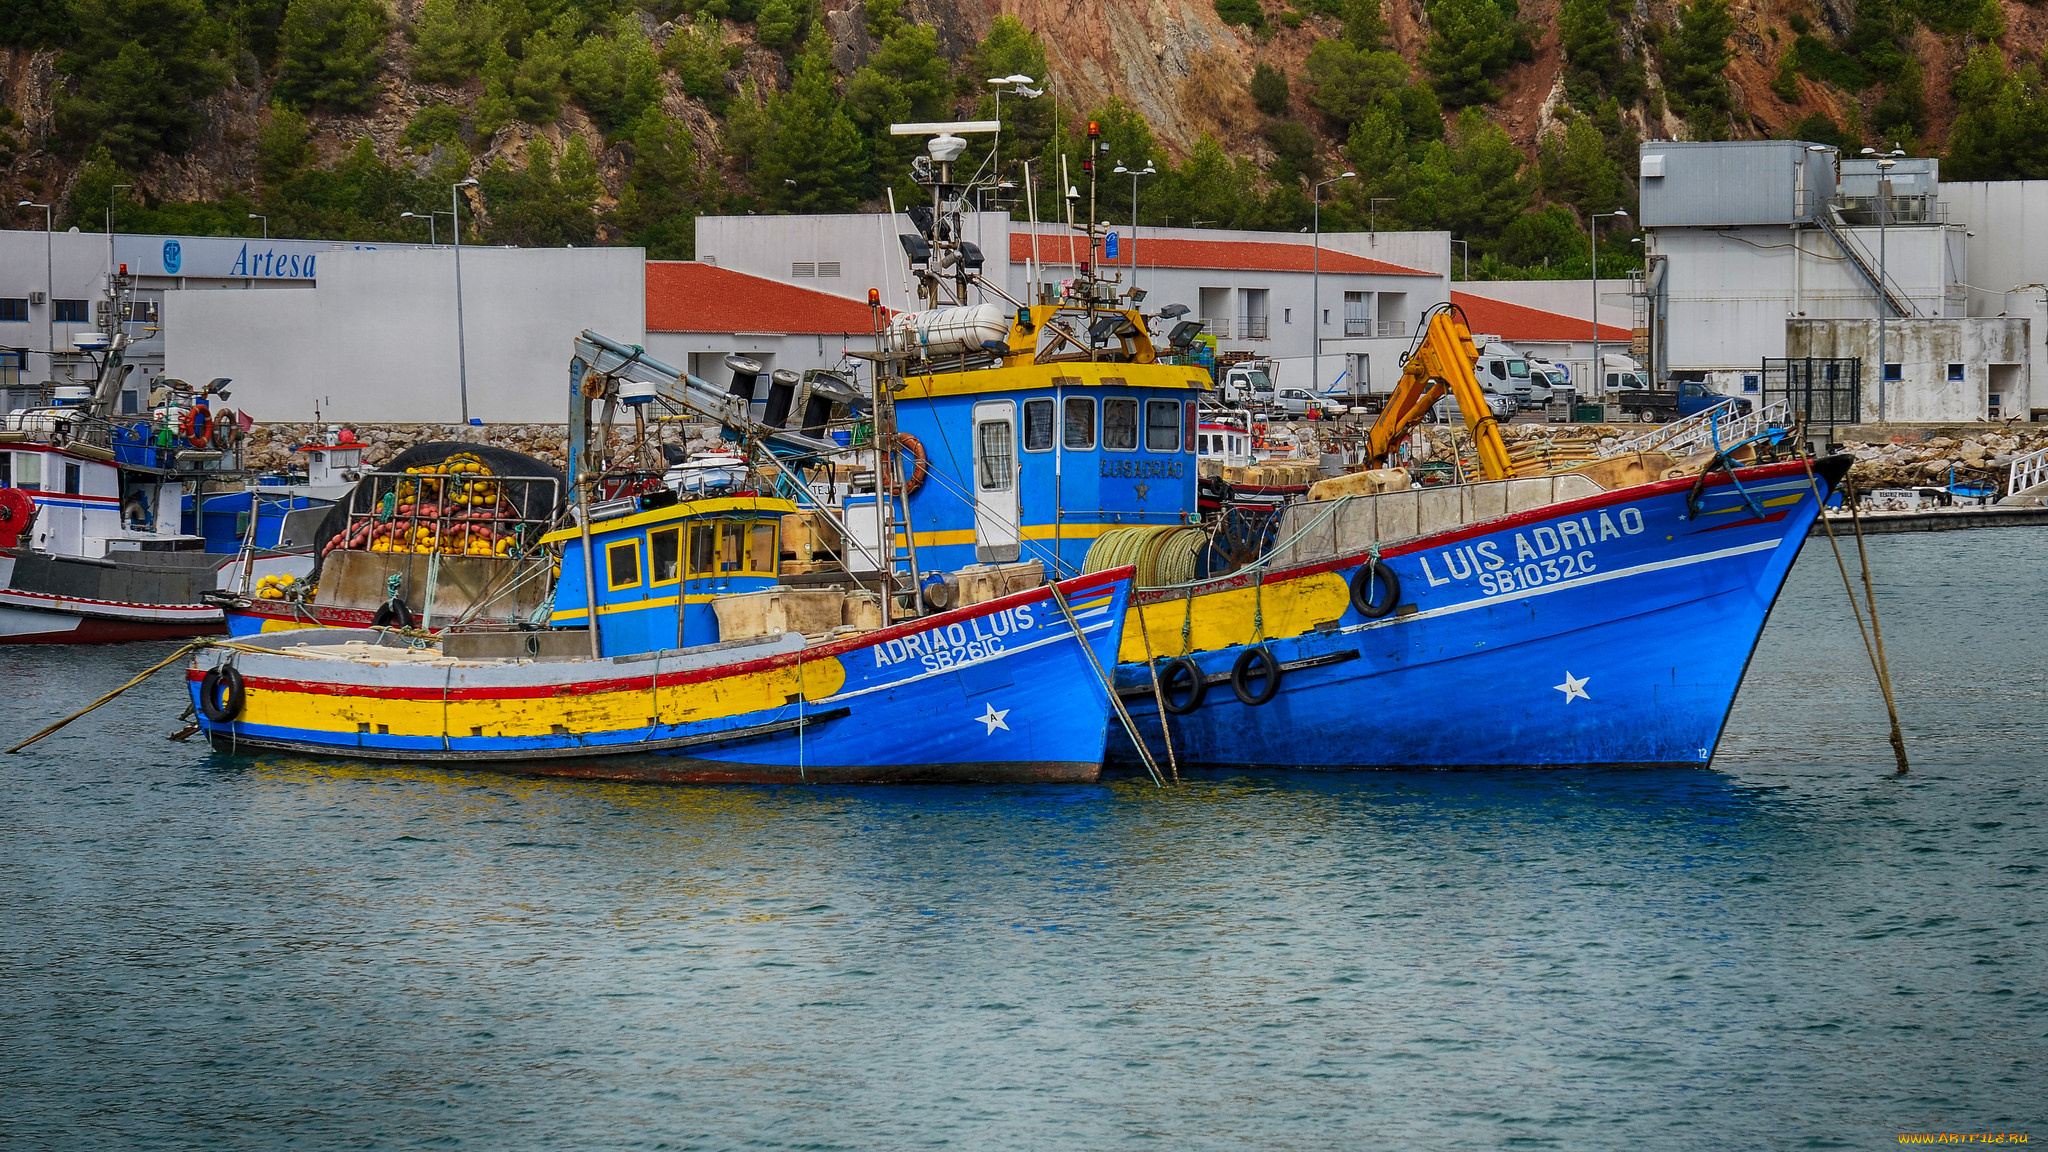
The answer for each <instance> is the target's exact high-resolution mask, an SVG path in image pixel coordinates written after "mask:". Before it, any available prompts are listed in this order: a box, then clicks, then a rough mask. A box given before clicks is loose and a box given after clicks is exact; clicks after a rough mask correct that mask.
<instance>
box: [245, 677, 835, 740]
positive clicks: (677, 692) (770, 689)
mask: <svg viewBox="0 0 2048 1152" xmlns="http://www.w3.org/2000/svg"><path fill="white" fill-rule="evenodd" d="M648 670H649V671H652V670H653V662H652V661H649V662H648ZM845 684H846V669H845V668H844V666H842V665H841V664H840V663H839V661H838V660H836V659H832V658H829V657H828V658H825V659H821V660H818V661H817V662H815V663H812V662H808V661H807V662H805V663H804V664H803V665H802V666H801V667H799V666H797V665H788V666H785V667H781V668H775V669H771V670H768V671H764V672H753V673H748V674H745V675H739V676H728V677H724V678H721V679H717V680H710V681H704V682H700V683H695V684H687V685H684V686H682V687H665V688H659V689H654V690H649V689H646V688H641V689H637V690H633V691H623V690H622V691H617V692H597V693H592V694H589V695H579V696H552V697H547V696H544V697H527V698H522V699H510V700H488V699H487V700H462V699H456V700H449V701H447V702H446V703H443V702H442V701H440V700H431V699H430V700H389V699H359V698H356V697H350V696H336V695H331V694H329V693H324V692H318V693H316V692H297V691H289V690H277V689H270V688H259V687H257V686H255V685H253V684H252V685H250V686H249V688H248V689H247V698H246V699H247V703H246V704H245V705H244V711H243V714H242V716H241V719H242V720H244V721H246V722H248V723H252V724H264V725H273V726H276V727H280V728H299V729H305V730H309V731H315V732H326V733H333V734H337V735H344V736H349V735H354V734H355V733H356V732H358V731H360V730H361V725H364V724H369V725H371V729H370V730H371V731H372V732H388V733H389V734H390V735H393V736H416V737H427V738H430V739H439V738H441V737H442V736H443V735H444V734H446V735H452V736H459V737H470V736H473V735H476V734H478V732H479V731H481V734H482V735H484V736H488V737H504V738H518V737H536V736H549V735H552V734H554V732H555V729H556V728H557V727H560V728H563V729H565V730H567V731H569V732H574V733H577V734H579V735H585V736H588V735H602V734H604V733H609V732H624V731H632V730H634V729H639V728H645V727H647V726H648V725H649V724H650V723H655V724H693V723H698V722H701V721H706V720H719V719H724V718H726V717H729V716H740V715H744V714H746V713H750V712H760V711H765V710H767V709H772V708H781V707H783V706H785V705H788V704H792V703H795V702H796V697H797V696H798V695H799V694H801V695H802V697H803V699H805V700H807V701H808V700H819V699H823V698H825V697H827V696H832V695H835V694H837V693H838V692H839V690H840V689H841V688H842V687H844V686H845Z"/></svg>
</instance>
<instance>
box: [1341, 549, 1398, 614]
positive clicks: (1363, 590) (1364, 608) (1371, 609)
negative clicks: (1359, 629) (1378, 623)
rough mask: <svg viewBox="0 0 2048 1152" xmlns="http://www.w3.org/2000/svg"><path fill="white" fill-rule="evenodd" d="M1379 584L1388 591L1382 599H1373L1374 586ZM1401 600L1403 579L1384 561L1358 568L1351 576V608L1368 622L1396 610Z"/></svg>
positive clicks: (1373, 562) (1375, 561)
mask: <svg viewBox="0 0 2048 1152" xmlns="http://www.w3.org/2000/svg"><path fill="white" fill-rule="evenodd" d="M1375 583H1377V584H1378V585H1379V586H1380V587H1382V588H1384V589H1385V590H1386V594H1385V595H1384V596H1382V597H1381V598H1380V599H1378V600H1375V599H1373V597H1372V589H1373V585H1374V584H1375ZM1400 599H1401V578H1400V577H1399V576H1396V575H1394V570H1393V569H1392V568H1389V567H1387V562H1386V561H1384V560H1373V561H1370V562H1368V563H1365V564H1361V565H1359V566H1358V571H1356V572H1353V573H1352V574H1351V606H1352V607H1353V608H1356V609H1358V614H1359V615H1360V616H1363V617H1365V618H1366V619H1367V620H1377V619H1379V618H1380V617H1382V616H1385V615H1386V614H1387V613H1389V612H1392V611H1393V610H1394V605H1395V604H1396V603H1397V602H1399V601H1400Z"/></svg>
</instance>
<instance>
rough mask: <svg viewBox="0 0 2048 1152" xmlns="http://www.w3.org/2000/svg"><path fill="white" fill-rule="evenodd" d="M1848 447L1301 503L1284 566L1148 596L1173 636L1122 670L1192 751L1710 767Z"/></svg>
mask: <svg viewBox="0 0 2048 1152" xmlns="http://www.w3.org/2000/svg"><path fill="white" fill-rule="evenodd" d="M1848 466H1849V460H1848V458H1846V457H1831V458H1828V459H1823V460H1820V461H1817V462H1814V463H1812V464H1811V465H1810V467H1809V465H1808V464H1807V463H1806V462H1804V461H1799V460H1786V461H1782V462H1779V463H1776V464H1764V465H1757V466H1752V467H1748V468H1734V469H1730V470H1727V471H1717V472H1715V473H1713V474H1710V475H1700V476H1680V477H1675V478H1672V479H1669V480H1661V481H1657V482H1654V483H1649V484H1643V485H1636V486H1629V487H1623V488H1619V489H1616V490H1613V491H1607V490H1603V489H1602V488H1600V486H1599V485H1598V484H1596V483H1595V482H1594V481H1592V480H1590V479H1588V478H1586V477H1584V476H1577V475H1570V474H1566V475H1559V476H1547V477H1540V478H1529V479H1509V480H1500V481H1492V482H1482V483H1475V484H1468V485H1460V486H1456V487H1444V488H1434V489H1414V490H1408V491H1398V492H1390V493H1385V494H1375V495H1369V496H1359V497H1352V498H1348V499H1340V500H1336V501H1328V502H1308V503H1304V504H1299V505H1295V506H1293V507H1291V508H1290V509H1289V510H1288V513H1287V515H1286V516H1285V517H1284V518H1283V521H1282V526H1281V529H1280V535H1281V537H1282V539H1283V542H1284V543H1285V547H1283V548H1281V549H1280V550H1278V551H1277V552H1276V553H1275V554H1274V555H1272V556H1271V557H1270V558H1269V562H1268V563H1265V564H1261V565H1259V566H1257V567H1255V568H1253V569H1251V570H1248V571H1246V572H1243V573H1240V574H1237V575H1233V576H1230V577H1226V578H1223V579H1220V580H1215V581H1209V582H1204V583H1201V584H1197V585H1194V586H1191V587H1187V588H1178V589H1171V590H1153V591H1145V592H1141V593H1140V594H1139V598H1138V600H1139V606H1138V608H1137V611H1138V612H1140V613H1143V615H1144V616H1145V620H1144V621H1143V623H1142V624H1140V625H1137V626H1134V627H1132V628H1131V629H1130V630H1129V634H1130V635H1136V634H1138V633H1139V632H1140V631H1141V629H1142V630H1143V631H1144V632H1145V633H1146V634H1149V635H1150V636H1151V637H1152V638H1153V640H1154V643H1156V644H1159V645H1160V647H1159V649H1158V650H1156V651H1155V653H1154V655H1155V657H1156V659H1154V660H1150V661H1148V660H1146V659H1145V658H1144V656H1143V654H1142V652H1141V651H1134V648H1136V647H1138V646H1135V645H1133V644H1132V643H1131V641H1130V640H1129V639H1127V640H1126V644H1125V656H1126V658H1127V662H1126V663H1124V664H1123V665H1121V666H1120V667H1119V669H1118V685H1119V688H1120V690H1121V691H1122V692H1123V693H1124V695H1125V699H1126V701H1127V702H1128V704H1129V706H1130V710H1131V713H1132V716H1133V720H1134V723H1135V727H1136V731H1137V732H1139V733H1140V734H1142V735H1143V736H1145V737H1146V738H1147V739H1148V740H1149V741H1150V742H1151V743H1152V745H1153V747H1154V749H1155V751H1156V754H1157V755H1159V756H1160V757H1162V758H1163V757H1165V756H1166V754H1167V753H1166V747H1165V746H1166V739H1167V737H1166V733H1167V730H1168V729H1169V728H1170V731H1171V734H1172V740H1173V741H1174V743H1175V745H1176V748H1175V752H1176V754H1177V757H1178V760H1179V762H1180V764H1181V765H1183V766H1196V767H1217V766H1244V765H1252V766H1262V767H1284V768H1297V767H1307V768H1397V767H1433V768H1434V767H1456V766H1497V767H1511V766H1514V767H1519V766H1565V765H1591V764H1629V765H1635V764H1704V763H1706V762H1708V761H1709V760H1711V759H1712V757H1713V753H1714V747H1715V745H1716V744H1717V743H1718V742H1719V740H1720V736H1721V731H1722V727H1723V725H1724V724H1725V723H1726V722H1727V718H1728V712H1729V708H1730V707H1731V705H1732V704H1733V702H1734V699H1735V693H1736V689H1737V688H1738V687H1739V686H1740V685H1741V683H1742V676H1743V672H1744V670H1745V669H1746V667H1747V666H1748V662H1749V657H1750V652H1751V650H1752V649H1753V648H1754V647H1755V644H1756V639H1757V636H1758V634H1759V633H1760V632H1761V631H1762V628H1763V625H1764V621H1765V619H1766V618H1767V617H1768V616H1769V614H1770V610H1771V605H1772V603H1773V602H1774V601H1775V599H1776V598H1777V594H1778V590H1779V588H1780V586H1781V585H1782V584H1783V582H1784V579H1785V575H1786V573H1787V572H1788V571H1789V570H1790V568H1791V565H1792V562H1793V560H1794V559H1795V558H1796V557H1797V556H1798V554H1799V549H1800V547H1801V545H1802V544H1803V543H1804V541H1805V539H1806V534H1807V530H1808V529H1809V528H1810V527H1811V526H1812V524H1813V520H1814V517H1815V516H1816V515H1817V514H1818V513H1819V511H1820V508H1821V501H1822V499H1823V498H1824V497H1825V496H1826V495H1827V493H1828V492H1829V490H1830V489H1832V487H1833V486H1834V485H1835V484H1837V483H1839V482H1840V480H1841V477H1842V476H1843V474H1844V473H1846V472H1847V470H1848ZM1289 541H1291V542H1289ZM1374 541H1379V542H1380V543H1378V545H1377V547H1374V546H1373V542H1374ZM1361 544H1362V545H1364V546H1363V547H1361V546H1360V545H1361ZM1184 623H1190V624H1191V625H1192V627H1190V628H1189V629H1188V630H1187V632H1186V635H1187V636H1188V639H1187V640H1186V641H1185V642H1183V641H1182V639H1181V638H1182V636H1183V635H1184V632H1183V625H1184ZM1133 656H1135V657H1136V659H1130V658H1131V657H1133ZM1155 669H1157V672H1158V676H1159V683H1158V685H1157V687H1156V689H1155V686H1154V683H1153V674H1154V670H1155ZM1162 701H1163V704H1164V710H1165V714H1166V715H1165V717H1164V720H1165V727H1162V723H1161V721H1162V717H1161V714H1160V707H1159V704H1160V702H1162ZM1133 751H1134V750H1133V749H1132V748H1131V747H1130V746H1129V744H1128V742H1126V743H1124V744H1123V745H1121V746H1120V747H1116V748H1114V749H1113V755H1121V756H1124V757H1129V756H1131V755H1132V753H1133Z"/></svg>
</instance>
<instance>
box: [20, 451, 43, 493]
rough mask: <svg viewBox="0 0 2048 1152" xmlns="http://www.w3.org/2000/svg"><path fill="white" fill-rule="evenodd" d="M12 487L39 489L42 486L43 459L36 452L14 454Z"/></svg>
mask: <svg viewBox="0 0 2048 1152" xmlns="http://www.w3.org/2000/svg"><path fill="white" fill-rule="evenodd" d="M14 486H15V487H16V488H41V487H42V486H43V457H42V455H41V454H40V453H36V452H16V453H15V454H14Z"/></svg>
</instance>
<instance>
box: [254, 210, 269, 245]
mask: <svg viewBox="0 0 2048 1152" xmlns="http://www.w3.org/2000/svg"><path fill="white" fill-rule="evenodd" d="M249 219H251V220H261V221H263V238H264V239H265V240H268V239H270V217H268V216H261V215H258V214H257V213H254V212H251V213H249Z"/></svg>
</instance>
